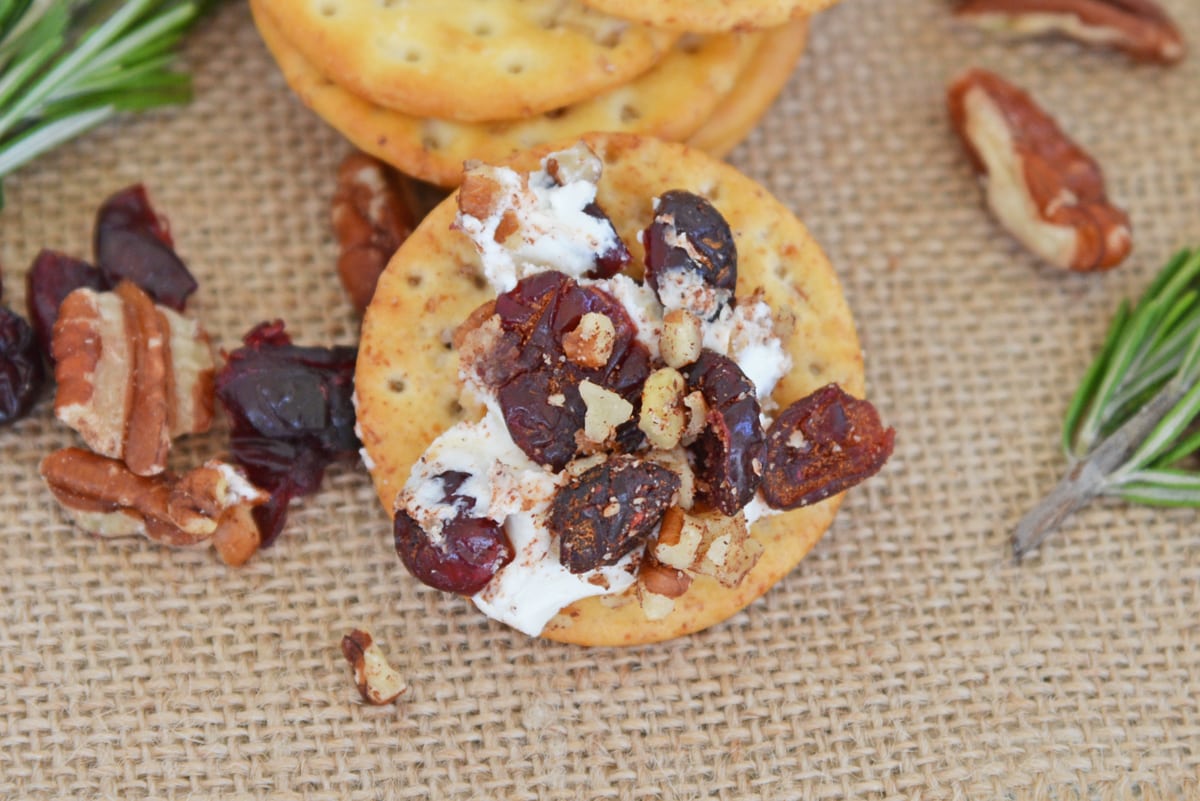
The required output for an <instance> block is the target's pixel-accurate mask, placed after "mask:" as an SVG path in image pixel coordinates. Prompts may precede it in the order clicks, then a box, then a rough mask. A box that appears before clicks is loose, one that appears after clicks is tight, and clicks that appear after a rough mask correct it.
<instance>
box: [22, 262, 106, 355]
mask: <svg viewBox="0 0 1200 801" xmlns="http://www.w3.org/2000/svg"><path fill="white" fill-rule="evenodd" d="M82 287H87V288H88V289H94V290H96V291H97V292H102V291H104V290H106V289H110V288H111V287H110V285H109V283H108V281H107V280H105V278H104V275H103V274H102V273H101V272H100V271H99V270H97V269H96V268H95V267H93V266H92V265H90V264H88V263H87V262H86V261H83V260H81V259H76V258H73V257H71V256H67V255H66V254H63V253H59V252H57V251H54V250H43V251H42V252H41V253H39V254H38V255H37V258H35V259H34V260H33V265H32V266H31V267H30V268H29V272H28V273H27V274H26V276H25V301H26V303H27V304H28V307H29V320H30V322H31V323H32V324H33V330H34V333H35V334H37V340H38V344H39V345H40V346H41V348H42V352H43V353H45V354H46V355H47V356H49V355H50V340H51V339H52V338H53V335H54V321H55V320H57V319H58V307H59V306H61V305H62V302H63V300H64V299H65V298H66V297H67V295H70V294H71V293H72V292H74V291H75V290H76V289H80V288H82Z"/></svg>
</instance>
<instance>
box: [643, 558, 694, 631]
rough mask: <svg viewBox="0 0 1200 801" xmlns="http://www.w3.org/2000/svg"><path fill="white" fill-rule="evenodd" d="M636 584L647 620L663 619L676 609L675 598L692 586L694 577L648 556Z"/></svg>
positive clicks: (644, 560)
mask: <svg viewBox="0 0 1200 801" xmlns="http://www.w3.org/2000/svg"><path fill="white" fill-rule="evenodd" d="M636 586H637V596H638V603H640V604H641V607H642V614H644V615H645V616H646V619H647V620H662V619H663V618H664V617H666V616H667V615H669V614H671V613H672V612H673V611H675V599H676V598H678V597H680V596H681V595H683V594H684V593H685V592H687V590H688V587H690V586H692V577H691V576H690V575H688V574H687V573H685V572H683V571H682V570H676V569H675V568H673V567H668V566H666V565H663V564H660V563H659V562H658V561H657V560H655V559H654V558H653V557H651V556H647V557H646V558H645V559H643V560H642V564H641V566H640V567H639V569H638V581H637V585H636Z"/></svg>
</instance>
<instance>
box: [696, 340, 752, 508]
mask: <svg viewBox="0 0 1200 801" xmlns="http://www.w3.org/2000/svg"><path fill="white" fill-rule="evenodd" d="M687 379H688V388H689V389H690V390H700V393H701V394H702V395H703V396H704V401H705V403H707V404H708V417H707V419H706V420H705V427H704V430H703V431H702V432H701V433H700V436H699V437H698V438H697V439H696V441H695V442H694V443H693V444H692V446H691V448H692V452H693V453H694V454H695V455H696V467H697V470H696V474H697V477H698V478H699V479H700V483H701V485H702V486H701V489H702V490H703V492H702V493H701V497H703V498H704V499H705V500H707V501H708V502H709V503H711V504H712V505H713V506H715V507H716V508H717V509H719V510H720V511H721V513H722V514H725V515H729V516H730V517H732V516H733V515H735V514H737V512H738V510H739V509H741V508H742V507H743V506H745V505H746V504H748V503H749V502H750V501H751V499H753V498H754V493H755V491H756V490H757V489H758V485H759V483H760V482H761V481H762V470H763V462H764V460H765V458H766V444H765V441H764V440H765V437H764V435H763V429H762V422H761V420H760V419H759V415H760V414H761V411H762V410H761V409H760V408H759V405H758V397H757V395H756V394H755V391H754V383H753V382H751V381H750V379H748V378H747V377H746V374H745V373H743V372H742V370H741V368H740V367H738V366H737V362H735V361H733V360H732V359H730V358H729V357H727V356H722V355H721V354H719V353H716V352H714V351H711V350H707V349H705V350H703V351H701V353H700V358H699V359H697V360H696V362H695V363H694V364H693V365H692V366H691V367H690V368H688V373H687Z"/></svg>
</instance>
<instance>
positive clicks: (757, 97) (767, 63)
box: [686, 17, 808, 158]
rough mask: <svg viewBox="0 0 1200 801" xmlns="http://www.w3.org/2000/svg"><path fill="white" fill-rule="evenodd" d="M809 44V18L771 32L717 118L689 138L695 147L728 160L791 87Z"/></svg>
mask: <svg viewBox="0 0 1200 801" xmlns="http://www.w3.org/2000/svg"><path fill="white" fill-rule="evenodd" d="M807 43H808V17H801V18H800V19H797V20H793V21H791V22H789V23H788V24H786V25H784V26H782V27H780V28H778V29H775V30H772V31H769V32H768V33H767V34H766V35H765V36H763V39H762V44H761V45H760V47H759V48H758V50H756V51H755V53H754V58H752V59H751V60H750V63H749V64H747V65H746V68H745V69H744V70H742V73H741V74H740V75H739V76H738V79H737V84H736V85H735V86H734V88H733V90H732V91H730V92H729V94H728V95H726V96H725V99H724V100H722V101H721V104H720V105H719V106H718V107H717V110H716V111H714V112H713V115H712V116H711V117H709V118H708V120H706V121H705V123H704V124H703V125H701V126H700V128H699V129H698V130H697V131H696V132H695V133H693V134H692V135H691V136H690V137H688V138H687V140H686V141H687V143H688V144H689V145H690V146H692V147H697V148H700V149H701V150H703V151H705V152H707V153H708V154H709V155H712V156H716V157H717V158H724V157H725V154H727V153H728V152H729V151H730V150H733V149H734V148H735V147H737V145H738V143H739V142H741V141H742V140H743V139H745V138H746V135H747V134H748V133H750V131H751V130H752V129H753V128H754V126H755V125H757V124H758V121H759V120H760V119H761V118H762V116H763V115H764V114H766V113H767V109H769V108H770V107H771V104H772V103H774V102H775V98H776V97H778V96H779V93H780V92H781V91H783V87H784V86H786V85H787V82H788V78H789V77H791V74H792V70H793V69H795V67H796V63H797V62H799V61H800V57H801V56H802V55H804V47H805V45H806V44H807Z"/></svg>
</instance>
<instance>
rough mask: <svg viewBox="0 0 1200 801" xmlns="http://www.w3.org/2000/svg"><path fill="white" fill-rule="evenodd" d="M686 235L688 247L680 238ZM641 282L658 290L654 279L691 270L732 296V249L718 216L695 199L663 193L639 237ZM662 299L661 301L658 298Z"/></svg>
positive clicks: (734, 276) (734, 270)
mask: <svg viewBox="0 0 1200 801" xmlns="http://www.w3.org/2000/svg"><path fill="white" fill-rule="evenodd" d="M684 237H686V238H687V243H688V244H689V245H690V247H684V246H683V244H681V240H682V239H683V238H684ZM642 243H643V244H644V245H645V246H646V281H647V282H648V283H649V284H650V286H651V288H653V289H654V292H655V294H658V292H659V281H660V279H662V278H663V276H665V275H666V274H667V273H670V272H673V271H676V270H685V271H688V272H694V273H696V274H697V275H699V276H700V278H702V279H703V281H704V283H705V284H707V285H708V286H710V287H713V288H714V289H720V290H727V291H728V298H732V297H733V291H734V289H735V288H736V287H737V247H736V245H735V244H734V241H733V231H732V230H730V228H729V223H727V222H726V221H725V218H724V217H722V216H721V212H719V211H717V210H716V208H715V207H714V206H713V205H712V204H711V203H709V202H708V201H707V200H705V199H704V198H702V197H700V196H699V195H695V194H692V193H691V192H687V191H684V190H682V189H672V190H671V191H669V192H664V193H663V194H662V196H661V197H660V198H659V199H658V207H657V208H656V209H655V211H654V222H652V223H651V224H650V227H649V228H647V229H646V232H645V233H644V234H643V236H642ZM660 300H661V297H660Z"/></svg>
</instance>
